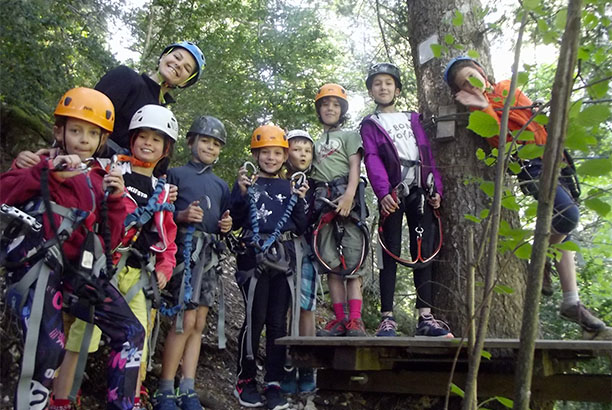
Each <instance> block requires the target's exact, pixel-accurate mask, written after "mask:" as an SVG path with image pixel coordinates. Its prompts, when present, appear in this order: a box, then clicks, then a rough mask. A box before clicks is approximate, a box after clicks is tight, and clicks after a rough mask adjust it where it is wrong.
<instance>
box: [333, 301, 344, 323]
mask: <svg viewBox="0 0 612 410" xmlns="http://www.w3.org/2000/svg"><path fill="white" fill-rule="evenodd" d="M332 306H333V308H334V314H335V315H336V319H338V320H341V319H344V318H345V315H344V303H334V304H333V305H332Z"/></svg>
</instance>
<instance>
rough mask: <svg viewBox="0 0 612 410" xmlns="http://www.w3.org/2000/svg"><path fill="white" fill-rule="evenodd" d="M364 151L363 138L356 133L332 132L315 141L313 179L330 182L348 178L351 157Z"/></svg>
mask: <svg viewBox="0 0 612 410" xmlns="http://www.w3.org/2000/svg"><path fill="white" fill-rule="evenodd" d="M361 150H362V146H361V136H360V135H359V133H357V132H355V131H341V130H338V131H330V132H329V140H328V133H327V132H323V134H322V135H321V136H320V137H319V138H318V139H317V140H316V141H315V145H314V159H313V161H312V166H313V171H312V179H314V180H315V181H322V182H330V181H333V180H334V179H336V178H339V177H342V176H347V175H348V174H349V170H350V164H349V157H350V156H351V155H354V154H357V153H358V152H360V151H361Z"/></svg>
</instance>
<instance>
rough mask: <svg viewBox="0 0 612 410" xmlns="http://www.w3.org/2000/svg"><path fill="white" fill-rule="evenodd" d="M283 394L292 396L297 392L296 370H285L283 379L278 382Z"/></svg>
mask: <svg viewBox="0 0 612 410" xmlns="http://www.w3.org/2000/svg"><path fill="white" fill-rule="evenodd" d="M280 387H281V390H282V391H283V393H287V394H294V393H297V392H298V381H297V369H296V368H295V367H293V368H292V369H291V371H287V370H285V377H284V379H283V380H282V381H281V382H280Z"/></svg>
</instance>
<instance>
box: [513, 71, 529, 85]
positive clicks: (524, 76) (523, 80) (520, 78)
mask: <svg viewBox="0 0 612 410" xmlns="http://www.w3.org/2000/svg"><path fill="white" fill-rule="evenodd" d="M516 81H517V83H518V85H519V86H524V85H525V84H527V83H528V82H529V73H527V72H525V71H521V72H519V73H518V75H517V78H516Z"/></svg>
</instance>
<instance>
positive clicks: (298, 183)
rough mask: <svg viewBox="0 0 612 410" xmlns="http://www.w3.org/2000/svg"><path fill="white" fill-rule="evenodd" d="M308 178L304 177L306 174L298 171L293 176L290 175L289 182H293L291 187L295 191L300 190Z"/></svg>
mask: <svg viewBox="0 0 612 410" xmlns="http://www.w3.org/2000/svg"><path fill="white" fill-rule="evenodd" d="M307 178H308V177H307V176H306V174H305V173H304V172H301V171H298V172H296V173H294V174H293V175H291V181H292V182H293V184H294V185H293V186H294V188H295V189H300V188H301V187H302V185H304V183H305V182H306V179H307Z"/></svg>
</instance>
